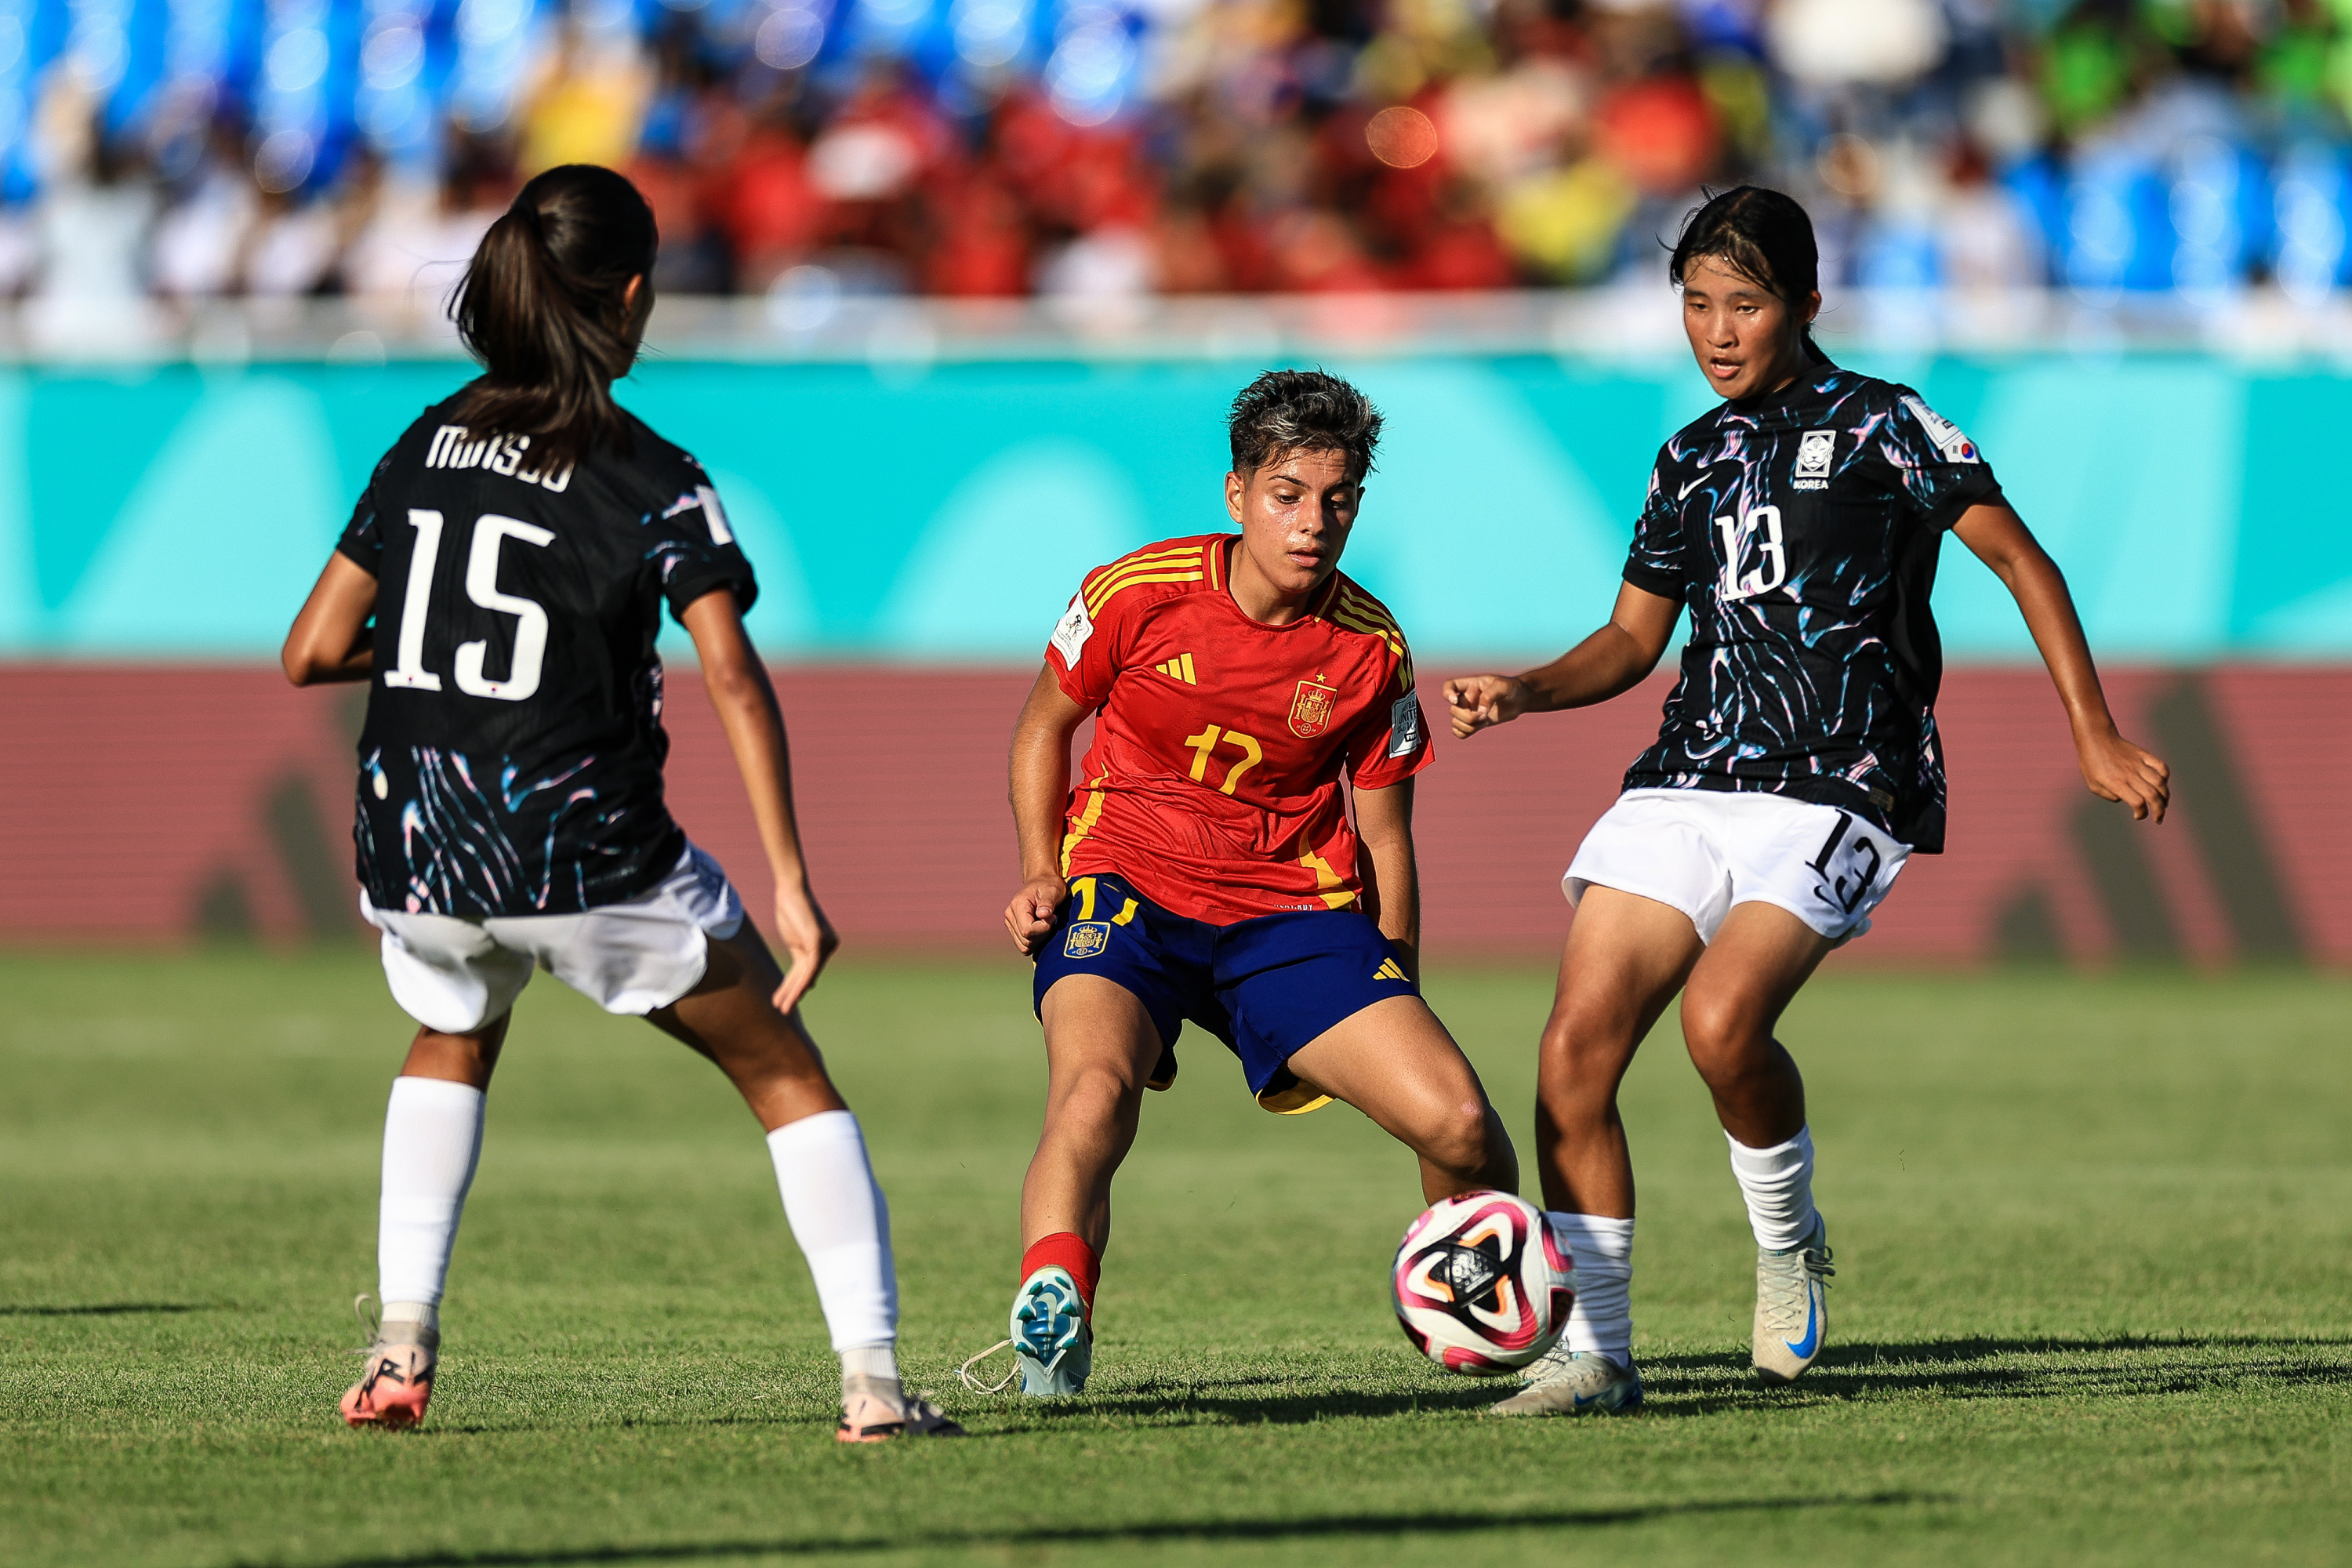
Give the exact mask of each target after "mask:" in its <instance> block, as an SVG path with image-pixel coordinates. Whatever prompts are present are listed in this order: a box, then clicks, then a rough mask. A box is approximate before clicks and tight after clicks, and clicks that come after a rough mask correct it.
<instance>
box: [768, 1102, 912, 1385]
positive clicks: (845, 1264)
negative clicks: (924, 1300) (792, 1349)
mask: <svg viewBox="0 0 2352 1568" xmlns="http://www.w3.org/2000/svg"><path fill="white" fill-rule="evenodd" d="M768 1152H769V1154H770V1155H771V1156H772V1157H773V1158H774V1160H775V1163H776V1187H777V1190H778V1191H780V1192H781V1193H782V1194H783V1199H784V1217H785V1219H787V1220H788V1221H790V1222H791V1224H792V1227H793V1239H794V1240H796V1241H798V1242H799V1243H800V1245H801V1253H802V1255H803V1257H805V1258H807V1259H808V1268H809V1275H810V1277H811V1278H812V1279H814V1280H815V1281H816V1297H817V1301H818V1302H819V1304H820V1305H822V1306H823V1307H824V1323H825V1328H826V1329H827V1330H828V1331H830V1332H831V1334H832V1337H833V1348H834V1349H835V1351H838V1352H850V1351H862V1352H869V1353H870V1352H872V1351H874V1350H877V1349H879V1350H881V1351H883V1352H885V1353H886V1354H887V1352H888V1350H889V1347H890V1345H891V1344H892V1343H893V1342H895V1341H896V1340H897V1339H898V1270H897V1269H896V1268H895V1267H894V1266H893V1264H892V1262H891V1258H890V1208H889V1205H887V1203H885V1202H884V1201H883V1198H882V1189H881V1188H880V1187H878V1186H877V1185H876V1184H875V1182H874V1171H873V1168H872V1167H871V1166H870V1165H868V1164H867V1163H866V1139H865V1136H864V1135H863V1134H862V1133H860V1132H859V1131H858V1130H857V1118H856V1116H854V1115H852V1114H851V1113H849V1112H848V1111H846V1110H826V1111H821V1112H819V1113H818V1114H817V1115H814V1116H804V1117H803V1118H801V1120H799V1121H788V1122H786V1123H785V1124H784V1125H783V1126H782V1127H779V1128H777V1129H776V1130H775V1131H773V1132H771V1133H769V1134H768ZM844 1370H845V1371H846V1370H848V1367H847V1363H846V1361H845V1363H844Z"/></svg>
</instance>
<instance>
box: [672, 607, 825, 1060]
mask: <svg viewBox="0 0 2352 1568" xmlns="http://www.w3.org/2000/svg"><path fill="white" fill-rule="evenodd" d="M681 618H682V619H683V620H684V621H685V623H686V629H687V633H688V636H690V637H693V638H694V651H695V655H696V657H697V658H699V659H700V660H701V661H702V684H703V689H705V690H707V691H709V693H710V706H711V708H712V709H713V710H715V711H716V712H717V713H718V715H719V728H720V729H722V730H724V731H726V732H727V747H728V750H729V751H730V752H733V753H734V755H735V767H736V770H737V771H738V772H739V773H741V774H742V775H743V790H744V793H745V794H746V795H749V796H750V797H751V818H752V820H753V821H754V822H756V823H757V824H758V825H759V828H760V845H761V848H763V849H765V850H766V851H767V854H768V869H769V870H770V871H771V872H772V873H773V874H774V876H775V879H776V941H777V942H779V943H781V944H782V947H783V950H784V953H785V956H786V958H787V959H788V960H789V963H787V964H786V965H785V969H784V976H783V980H782V984H779V985H778V986H777V987H776V990H775V994H774V996H773V998H772V1000H773V1001H774V1003H775V1005H776V1011H778V1012H779V1013H782V1014H784V1015H785V1016H788V1017H789V1016H791V1014H792V1011H793V1008H795V1007H797V1006H799V1005H800V1004H801V998H802V997H803V996H805V995H807V994H809V992H810V991H811V990H813V989H814V988H815V985H816V981H817V976H818V975H819V974H820V973H823V972H824V966H825V963H826V961H827V960H829V959H831V958H832V957H833V954H834V950H835V949H836V948H838V947H839V946H840V945H841V939H840V938H839V937H838V936H836V935H835V934H834V930H833V923H832V922H831V921H827V920H826V919H825V918H824V910H821V909H819V908H818V907H817V901H816V895H815V894H814V892H812V891H811V890H810V889H809V879H808V862H807V861H806V860H805V859H803V858H802V855H801V834H800V825H799V822H798V820H797V819H796V818H795V817H794V816H793V763H792V749H791V745H790V743H789V742H787V741H786V740H785V738H784V715H783V710H782V709H781V708H780V707H778V706H777V703H776V689H775V688H774V687H773V686H772V685H770V684H769V681H768V669H767V667H766V666H765V665H763V664H761V662H760V655H759V652H758V650H757V649H755V648H754V647H752V646H751V637H750V636H749V635H747V634H746V633H745V632H744V630H743V616H742V612H741V611H740V610H738V609H737V608H736V605H735V595H734V592H733V591H732V590H731V589H727V588H717V589H713V590H712V591H711V592H709V593H708V594H705V595H702V597H700V598H698V599H697V600H695V601H694V603H692V604H691V605H688V606H687V607H686V614H685V616H683V617H681Z"/></svg>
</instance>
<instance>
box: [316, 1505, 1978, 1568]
mask: <svg viewBox="0 0 2352 1568" xmlns="http://www.w3.org/2000/svg"><path fill="white" fill-rule="evenodd" d="M1941 1501H1945V1499H1942V1498H1936V1497H1928V1496H1925V1495H1923V1494H1919V1493H1915V1492H1872V1493H1869V1494H1867V1495H1865V1496H1861V1497H1822V1498H1767V1499H1744V1498H1741V1499H1727V1500H1719V1501H1713V1502H1682V1503H1658V1504H1654V1505H1652V1506H1648V1507H1634V1508H1589V1509H1559V1510H1546V1511H1543V1512H1539V1513H1517V1514H1514V1513H1500V1514H1497V1513H1395V1514H1364V1513H1351V1514H1344V1515H1340V1514H1324V1515H1313V1516H1309V1517H1307V1518H1305V1519H1234V1520H1197V1521H1167V1522H1164V1523H1158V1524H1128V1525H1116V1524H1104V1525H1066V1526H1049V1527H1046V1528H1044V1529H1034V1530H969V1531H967V1530H943V1531H918V1532H915V1533H912V1534H908V1535H896V1536H871V1537H840V1536H836V1537H832V1538H829V1539H827V1538H818V1539H807V1540H774V1541H706V1542H680V1543H678V1544H676V1545H657V1546H587V1547H576V1548H574V1549H572V1550H571V1551H568V1552H567V1551H561V1550H558V1551H533V1552H419V1553H417V1554H415V1555H414V1556H407V1557H342V1558H336V1559H333V1560H331V1562H329V1563H322V1564H320V1568H510V1565H511V1568H520V1565H522V1564H525V1563H556V1564H563V1563H694V1562H700V1561H705V1560H708V1559H710V1558H718V1557H756V1556H761V1555H768V1556H803V1555H809V1556H814V1555H816V1554H818V1553H824V1552H903V1551H907V1550H908V1549H913V1548H923V1547H990V1546H997V1547H1003V1546H1085V1545H1111V1544H1115V1543H1118V1542H1146V1541H1313V1540H1326V1541H1328V1540H1344V1539H1347V1538H1349V1537H1358V1536H1362V1537H1377V1536H1389V1535H1400V1534H1405V1533H1422V1534H1447V1535H1471V1534H1481V1535H1483V1534H1491V1533H1493V1532H1495V1531H1507V1530H1562V1529H1590V1528H1593V1527H1599V1526H1607V1525H1615V1524H1641V1523H1643V1522H1645V1521H1650V1520H1658V1519H1687V1518H1694V1517H1700V1516H1705V1515H1708V1514H1742V1513H1756V1514H1773V1513H1794V1512H1800V1511H1806V1510H1816V1509H1840V1508H1902V1507H1907V1506H1909V1505H1911V1504H1914V1503H1933V1502H1941Z"/></svg>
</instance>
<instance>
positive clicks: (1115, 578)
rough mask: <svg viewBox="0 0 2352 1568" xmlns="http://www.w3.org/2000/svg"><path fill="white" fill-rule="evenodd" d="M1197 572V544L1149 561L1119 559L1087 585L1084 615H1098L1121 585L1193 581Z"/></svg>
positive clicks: (1198, 569) (1126, 586)
mask: <svg viewBox="0 0 2352 1568" xmlns="http://www.w3.org/2000/svg"><path fill="white" fill-rule="evenodd" d="M1201 575H1202V574H1201V552H1200V549H1199V548H1198V547H1197V546H1195V547H1194V548H1193V549H1192V550H1189V551H1185V552H1181V553H1175V554H1170V555H1165V556H1159V557H1155V558H1153V559H1151V560H1149V561H1133V562H1122V563H1119V564H1118V566H1116V567H1114V568H1112V569H1111V570H1110V571H1108V572H1106V573H1105V574H1103V575H1102V576H1101V577H1099V578H1097V580H1096V581H1095V582H1093V583H1092V584H1088V585H1087V614H1088V615H1090V616H1099V615H1101V614H1102V612H1103V606H1104V605H1108V604H1109V603H1110V601H1111V597H1112V595H1115V594H1117V593H1118V591H1119V590H1120V589H1122V588H1131V587H1133V586H1135V585H1136V584H1139V583H1197V582H1199V581H1200V580H1201Z"/></svg>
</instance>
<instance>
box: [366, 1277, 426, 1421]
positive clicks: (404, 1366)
mask: <svg viewBox="0 0 2352 1568" xmlns="http://www.w3.org/2000/svg"><path fill="white" fill-rule="evenodd" d="M367 1300H368V1298H367V1297H365V1296H362V1297H360V1298H359V1300H356V1301H354V1302H352V1309H353V1310H355V1311H357V1312H358V1313H359V1314H360V1321H361V1322H362V1324H365V1325H366V1326H367V1328H368V1331H369V1333H370V1334H371V1335H372V1336H373V1340H374V1342H373V1344H371V1345H369V1346H368V1348H367V1349H366V1350H364V1351H362V1352H360V1353H361V1354H362V1355H364V1356H365V1357H367V1375H365V1376H364V1377H362V1378H361V1379H360V1380H359V1382H357V1383H355V1384H352V1387H351V1391H350V1392H349V1393H347V1394H344V1395H343V1403H342V1412H343V1423H344V1425H345V1426H388V1427H391V1428H394V1430H397V1429H399V1428H401V1427H405V1426H415V1425H416V1424H417V1423H418V1422H420V1421H422V1420H424V1419H425V1405H426V1404H427V1403H428V1402H429V1401H430V1400H431V1399H432V1397H433V1369H434V1364H435V1363H436V1361H438V1360H439V1357H440V1350H441V1335H440V1332H439V1331H437V1330H434V1329H428V1328H426V1327H425V1326H424V1325H423V1324H421V1323H416V1322H411V1321H400V1320H394V1321H392V1322H389V1323H385V1322H380V1321H379V1322H374V1323H370V1322H369V1321H368V1311H367V1307H366V1305H365V1303H366V1302H367Z"/></svg>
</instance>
